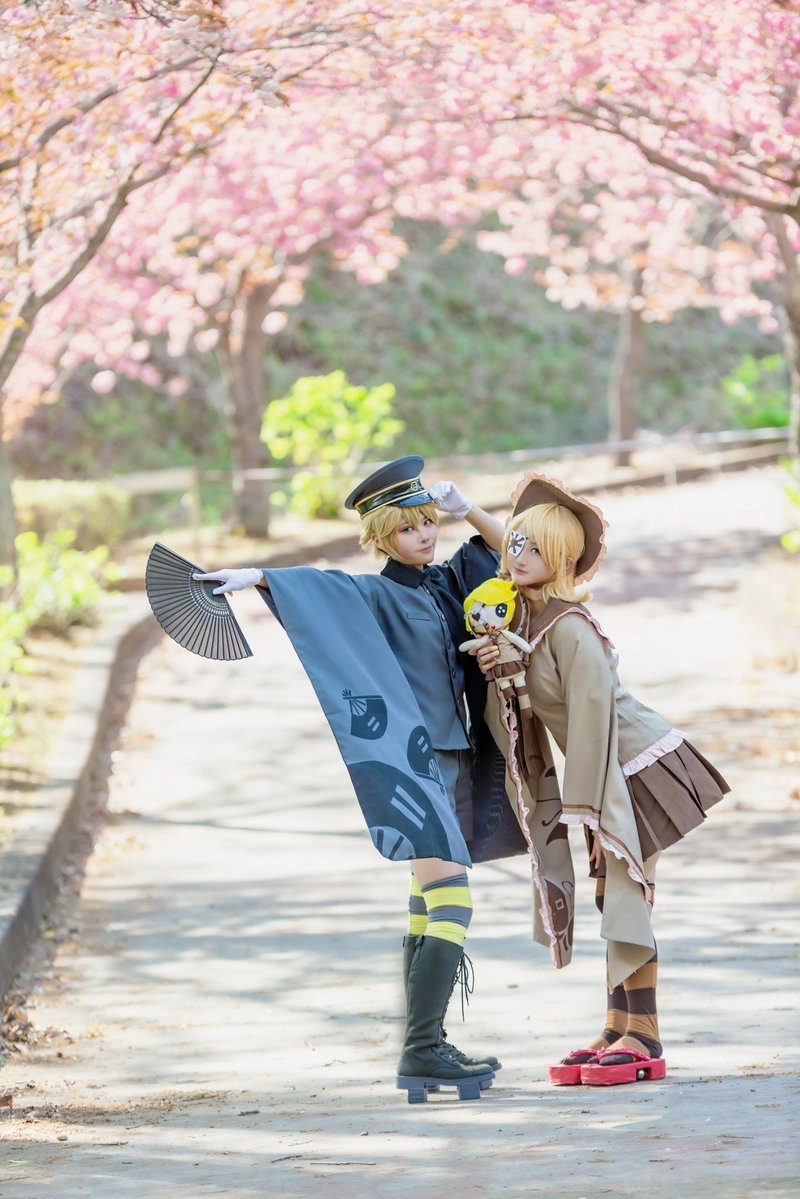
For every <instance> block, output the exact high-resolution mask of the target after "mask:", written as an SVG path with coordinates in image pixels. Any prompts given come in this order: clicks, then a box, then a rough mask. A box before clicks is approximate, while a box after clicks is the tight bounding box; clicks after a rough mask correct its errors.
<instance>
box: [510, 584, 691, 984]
mask: <svg viewBox="0 0 800 1199" xmlns="http://www.w3.org/2000/svg"><path fill="white" fill-rule="evenodd" d="M520 632H521V633H522V635H523V636H525V637H527V640H528V641H529V642H530V643H531V646H532V652H531V655H530V661H529V664H528V668H527V682H528V691H529V693H530V696H531V703H532V705H533V709H534V712H535V713H536V716H537V718H538V719H539V720H540V721H541V722H542V724H543V725H544V726H545V727H546V728H547V729H548V731H549V732H550V734H551V735H552V737H553V739H554V740H555V742H556V744H557V745H558V747H559V749H560V750H561V752H562V753H563V755H564V760H565V767H564V794H563V805H562V809H563V810H562V812H561V815H560V821H561V823H563V824H583V825H585V826H587V827H588V828H590V829H592V830H593V831H594V832H595V833H596V834H597V835H598V836H599V838H600V842H601V844H602V846H603V848H604V849H605V851H606V890H605V900H604V907H603V918H602V925H601V935H602V936H603V937H604V938H606V940H607V941H608V974H609V983H610V986H611V987H614V986H616V985H617V984H618V983H620V982H622V980H623V979H625V978H627V977H628V975H629V974H631V973H632V972H633V971H634V970H636V969H638V967H639V966H641V965H643V964H644V963H645V962H646V961H648V960H649V959H650V958H651V957H652V955H653V951H654V948H655V940H654V937H653V931H652V927H651V924H650V911H649V906H648V902H647V901H648V899H649V888H648V887H647V880H646V879H645V873H644V863H643V861H642V853H641V848H640V844H639V836H638V833H637V829H636V822H635V819H634V814H633V808H632V804H631V799H630V794H629V792H628V788H627V786H626V783H625V776H626V775H629V774H633V773H635V772H636V771H637V770H641V769H643V768H644V767H645V766H647V765H649V764H650V763H652V762H654V761H656V760H657V759H658V758H659V757H661V756H663V754H665V753H667V752H669V751H670V750H672V749H675V748H676V747H677V746H678V745H679V744H680V743H681V741H682V740H683V734H682V733H680V732H679V731H678V730H676V729H673V728H672V727H671V726H670V725H669V724H667V722H666V721H665V720H664V719H663V718H662V717H661V716H659V715H658V713H656V712H653V711H652V710H651V709H650V708H647V707H645V706H644V704H641V703H639V701H638V700H636V699H635V698H634V697H633V696H632V695H631V694H630V693H629V692H628V691H626V690H625V689H624V688H623V687H622V686H621V685H620V682H619V678H618V676H617V662H618V659H617V655H616V653H615V651H614V647H613V645H612V644H611V642H610V641H609V639H608V637H607V636H606V635H605V633H603V631H602V629H601V628H600V626H599V625H598V624H597V622H596V621H595V619H594V617H593V616H592V615H591V614H590V613H589V612H588V611H587V609H586V608H584V607H583V606H582V605H580V604H569V603H565V602H563V601H561V600H551V601H550V602H549V603H548V605H547V607H546V608H545V610H544V612H542V613H541V615H539V616H538V617H532V618H530V619H528V621H527V624H526V625H524V626H522V625H521V627H520ZM490 697H491V698H490V704H489V714H488V719H489V720H490V727H491V729H492V732H493V733H494V734H495V736H496V737H497V738H499V739H500V740H499V742H498V743H499V744H500V745H501V747H502V748H503V750H504V752H506V751H507V750H508V747H509V745H510V743H516V739H515V737H514V734H513V730H512V735H511V737H509V734H508V731H507V730H506V729H505V728H504V725H505V724H507V723H508V720H507V717H505V716H504V713H503V711H502V709H501V704H502V701H500V700H498V698H497V695H496V694H495V693H494V690H493V689H490ZM514 758H516V759H517V762H518V763H519V765H522V763H520V762H519V754H518V753H517V754H508V755H507V760H508V761H511V762H512V763H513V760H514ZM513 773H514V770H513V765H512V768H511V769H510V771H509V774H510V775H511V776H512V782H513ZM520 773H521V774H522V775H523V777H522V778H521V782H522V783H523V788H522V791H521V792H520V788H519V786H516V785H515V786H514V787H513V792H514V794H512V793H511V790H509V799H510V801H511V803H512V805H513V806H514V809H515V811H518V809H519V808H520V807H521V806H522V805H521V801H520V794H522V795H523V796H525V795H526V794H527V795H528V797H529V798H530V792H531V786H530V784H531V783H533V784H534V788H535V786H536V785H537V780H532V779H531V778H530V776H529V775H528V776H527V777H524V775H525V771H524V767H523V770H522V771H521V772H520ZM507 790H508V788H507ZM531 802H532V801H531ZM525 806H527V804H526V805H525ZM533 807H534V812H535V804H534V805H533ZM534 819H535V816H534ZM524 831H525V830H524V829H523V832H524ZM529 852H531V844H530V841H529ZM535 883H536V868H535V867H534V886H535ZM540 899H541V896H540ZM534 936H535V938H536V940H539V941H541V940H542V937H541V936H539V935H537V929H536V928H534ZM551 949H552V938H551ZM556 964H558V965H564V964H566V962H562V961H556Z"/></svg>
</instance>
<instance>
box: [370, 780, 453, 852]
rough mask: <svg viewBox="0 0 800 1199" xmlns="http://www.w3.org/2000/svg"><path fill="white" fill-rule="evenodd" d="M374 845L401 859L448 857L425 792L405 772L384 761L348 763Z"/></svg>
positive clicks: (441, 830) (444, 836)
mask: <svg viewBox="0 0 800 1199" xmlns="http://www.w3.org/2000/svg"><path fill="white" fill-rule="evenodd" d="M347 769H348V770H349V771H350V777H351V778H352V780H353V785H354V787H355V789H356V794H357V795H358V797H359V803H360V805H361V811H362V812H363V813H364V819H365V820H366V822H367V828H368V829H369V833H370V836H371V837H372V840H373V843H374V845H375V848H376V849H378V850H379V851H380V852H381V853H382V854H383V856H384V857H387V858H391V859H392V860H394V861H396V862H404V861H407V860H408V859H409V858H412V857H414V856H415V854H414V850H415V849H416V856H417V857H425V858H444V860H445V861H449V860H450V852H451V851H450V846H449V843H448V840H447V833H446V832H445V830H444V826H443V824H442V822H441V820H440V819H439V817H438V816H437V814H436V812H435V811H434V809H433V807H432V805H431V801H430V800H429V799H428V797H427V795H426V794H425V792H424V791H423V790H422V788H421V787H420V786H419V784H418V783H416V782H415V781H414V779H412V778H411V777H410V776H409V775H407V774H403V772H402V770H397V769H396V768H395V767H394V766H389V765H387V764H386V763H385V762H356V763H355V764H351V765H348V767H347Z"/></svg>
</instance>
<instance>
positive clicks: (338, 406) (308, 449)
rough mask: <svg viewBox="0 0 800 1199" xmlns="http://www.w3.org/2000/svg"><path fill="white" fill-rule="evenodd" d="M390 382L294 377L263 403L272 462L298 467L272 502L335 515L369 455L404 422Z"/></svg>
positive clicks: (263, 429)
mask: <svg viewBox="0 0 800 1199" xmlns="http://www.w3.org/2000/svg"><path fill="white" fill-rule="evenodd" d="M394 394H395V389H394V387H393V386H392V384H391V383H382V384H380V385H379V386H377V387H372V388H369V389H368V388H366V387H357V386H355V385H354V384H351V383H348V381H347V378H346V376H345V373H344V371H333V372H332V373H331V374H330V375H311V376H307V377H305V378H302V379H298V380H297V382H296V383H295V384H294V386H293V387H292V388H291V390H290V391H289V393H288V395H286V396H284V397H283V398H282V399H279V400H273V401H272V402H271V403H270V404H268V405H267V410H266V413H265V414H264V421H263V424H262V427H261V440H262V441H263V442H264V444H265V445H266V446H267V449H268V450H269V452H270V454H271V455H272V457H273V459H274V460H275V461H276V462H287V463H291V464H292V465H293V466H305V467H310V468H312V469H310V470H305V471H299V472H298V473H297V474H296V475H295V476H294V477H293V478H292V479H291V480H290V482H289V484H288V486H287V488H286V491H285V492H277V493H275V495H274V496H273V499H274V500H275V502H276V503H277V504H278V505H279V506H280V505H283V506H285V507H288V508H290V509H291V511H292V512H296V513H298V515H301V516H323V517H333V516H336V515H337V513H338V511H339V509H340V507H341V505H342V501H343V500H344V498H345V496H346V495H347V493H348V491H350V490H352V487H353V484H354V483H355V481H356V479H357V478H358V466H359V464H360V463H361V462H362V461H363V460H364V458H365V457H366V456H367V455H368V454H374V453H375V452H376V451H377V454H378V456H381V455H383V453H384V451H386V450H388V448H389V447H390V446H391V444H392V443H393V441H394V440H395V438H396V437H397V436H398V435H399V434H400V433H402V431H403V429H404V427H405V426H404V424H403V422H402V421H400V420H397V419H396V418H395V417H394V416H393V415H392V400H393V399H394Z"/></svg>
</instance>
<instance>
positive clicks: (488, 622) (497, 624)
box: [469, 604, 510, 633]
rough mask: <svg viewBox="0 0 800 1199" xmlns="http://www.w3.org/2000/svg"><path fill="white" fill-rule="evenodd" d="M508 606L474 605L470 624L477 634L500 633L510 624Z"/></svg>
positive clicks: (470, 613)
mask: <svg viewBox="0 0 800 1199" xmlns="http://www.w3.org/2000/svg"><path fill="white" fill-rule="evenodd" d="M509 619H510V618H509V615H508V604H472V606H471V607H470V610H469V623H470V626H471V628H472V629H473V630H474V631H475V632H476V633H499V632H500V630H501V629H504V628H506V626H507V625H508V623H509Z"/></svg>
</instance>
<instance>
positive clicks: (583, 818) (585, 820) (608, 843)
mask: <svg viewBox="0 0 800 1199" xmlns="http://www.w3.org/2000/svg"><path fill="white" fill-rule="evenodd" d="M560 823H561V824H572V825H581V824H584V825H586V827H587V828H590V829H591V830H592V832H593V833H594V834H595V836H596V837H599V839H600V844H601V845H602V847H603V849H604V850H605V851H606V853H611V854H613V855H614V857H615V858H617V859H618V861H620V862H624V863H625V868H626V870H627V871H628V875H629V876H630V878H632V879H633V881H634V882H635V883H639V884H640V885H641V886H642V887H643V888H644V898H645V901H646V902H647V903H648V904H650V903H651V902H652V893H651V890H650V885H649V883H648V881H647V879H646V878H645V876H644V868H643V866H642V865H641V863H640V862H638V861H637V860H636V858H635V857H634V856H633V854H632V853H631V851H630V850H629V849H628V847H627V845H623V844H622V843H621V842H619V841H616V840H614V839H612V838H611V837H609V835H608V833H607V832H606V831H605V829H602V828H601V827H600V821H599V820H598V818H597V817H596V816H594V815H590V814H589V813H588V812H586V813H583V812H562V813H561V820H560Z"/></svg>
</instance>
